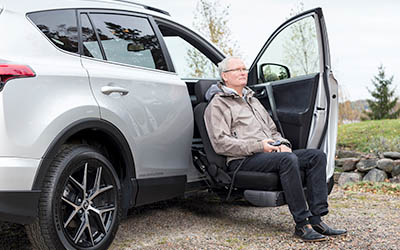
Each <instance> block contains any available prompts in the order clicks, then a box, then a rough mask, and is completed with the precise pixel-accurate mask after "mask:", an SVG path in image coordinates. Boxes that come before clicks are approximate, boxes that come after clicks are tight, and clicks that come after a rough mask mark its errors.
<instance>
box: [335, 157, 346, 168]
mask: <svg viewBox="0 0 400 250" xmlns="http://www.w3.org/2000/svg"><path fill="white" fill-rule="evenodd" d="M345 160H346V158H343V159H336V160H335V167H338V168H341V167H343V164H344V162H345Z"/></svg>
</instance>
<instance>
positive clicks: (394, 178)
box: [389, 175, 400, 183]
mask: <svg viewBox="0 0 400 250" xmlns="http://www.w3.org/2000/svg"><path fill="white" fill-rule="evenodd" d="M389 180H390V182H392V183H400V175H398V176H396V177H393V178H391V179H389Z"/></svg>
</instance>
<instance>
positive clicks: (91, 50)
mask: <svg viewBox="0 0 400 250" xmlns="http://www.w3.org/2000/svg"><path fill="white" fill-rule="evenodd" d="M81 25H82V43H83V53H84V55H85V56H89V57H94V58H99V59H103V55H102V54H101V50H100V46H99V43H98V41H97V38H96V33H95V32H94V29H93V26H92V24H91V23H90V21H89V17H88V15H87V14H83V15H81Z"/></svg>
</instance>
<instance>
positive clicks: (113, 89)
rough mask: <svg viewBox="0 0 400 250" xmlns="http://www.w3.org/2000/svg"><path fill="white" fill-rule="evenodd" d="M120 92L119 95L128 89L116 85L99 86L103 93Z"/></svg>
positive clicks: (127, 91)
mask: <svg viewBox="0 0 400 250" xmlns="http://www.w3.org/2000/svg"><path fill="white" fill-rule="evenodd" d="M114 92H117V93H120V94H121V95H126V94H128V93H129V90H127V89H125V88H122V87H117V86H103V87H101V93H103V94H105V95H110V94H111V93H114Z"/></svg>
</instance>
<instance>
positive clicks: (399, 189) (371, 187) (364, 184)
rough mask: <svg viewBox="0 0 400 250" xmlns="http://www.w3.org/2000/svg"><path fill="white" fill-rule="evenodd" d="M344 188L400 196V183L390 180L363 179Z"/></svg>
mask: <svg viewBox="0 0 400 250" xmlns="http://www.w3.org/2000/svg"><path fill="white" fill-rule="evenodd" d="M344 190H345V191H348V192H368V193H374V194H388V195H395V196H400V184H397V183H389V182H369V181H361V182H356V183H349V184H346V185H345V186H344ZM364 198H365V197H364Z"/></svg>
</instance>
